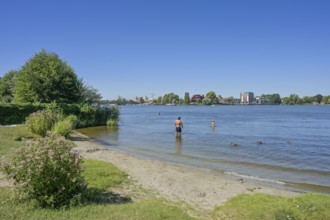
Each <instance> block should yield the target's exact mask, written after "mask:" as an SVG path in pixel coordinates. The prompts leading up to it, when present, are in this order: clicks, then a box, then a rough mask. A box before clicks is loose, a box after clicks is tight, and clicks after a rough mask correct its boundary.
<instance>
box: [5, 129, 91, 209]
mask: <svg viewBox="0 0 330 220" xmlns="http://www.w3.org/2000/svg"><path fill="white" fill-rule="evenodd" d="M73 147H74V143H73V142H71V141H68V140H66V139H65V138H64V137H61V136H59V135H58V134H56V133H50V134H49V136H48V137H45V138H39V139H37V140H36V141H35V142H29V143H28V144H26V145H25V146H24V147H22V148H20V149H18V150H17V151H16V152H15V155H14V157H13V158H12V160H10V161H6V162H4V160H2V162H1V167H2V168H3V169H4V171H5V173H6V174H7V175H8V176H9V177H10V178H12V179H13V180H14V185H15V190H16V192H17V196H18V198H19V199H20V200H33V201H36V203H37V204H38V205H39V206H40V207H50V208H59V207H63V206H71V205H75V204H79V203H80V202H81V201H82V199H83V196H82V195H83V193H84V192H85V190H86V183H85V180H84V177H83V176H82V171H83V169H82V162H83V160H82V157H81V156H80V155H79V153H78V152H77V151H74V150H73Z"/></svg>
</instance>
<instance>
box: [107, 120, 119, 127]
mask: <svg viewBox="0 0 330 220" xmlns="http://www.w3.org/2000/svg"><path fill="white" fill-rule="evenodd" d="M117 125H118V121H117V120H115V119H109V120H108V121H107V126H109V127H113V126H117Z"/></svg>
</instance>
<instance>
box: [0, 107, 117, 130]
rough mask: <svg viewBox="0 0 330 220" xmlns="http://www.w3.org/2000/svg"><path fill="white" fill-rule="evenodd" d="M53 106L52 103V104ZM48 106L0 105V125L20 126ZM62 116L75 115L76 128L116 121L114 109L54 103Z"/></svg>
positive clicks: (115, 109) (115, 110)
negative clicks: (109, 120)
mask: <svg viewBox="0 0 330 220" xmlns="http://www.w3.org/2000/svg"><path fill="white" fill-rule="evenodd" d="M53 104H54V103H53ZM48 105H49V104H11V103H0V125H10V124H22V123H24V122H25V118H26V117H27V116H29V115H30V114H32V113H34V112H36V111H39V110H43V109H45V108H46V107H47V106H48ZM56 105H57V106H58V107H59V108H60V109H62V112H63V114H64V115H76V116H77V117H78V120H79V122H78V125H77V127H90V126H98V125H106V122H107V120H108V119H114V120H118V118H119V110H118V108H116V107H112V108H105V107H95V106H90V105H87V104H83V105H82V104H66V103H56Z"/></svg>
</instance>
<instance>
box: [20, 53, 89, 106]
mask: <svg viewBox="0 0 330 220" xmlns="http://www.w3.org/2000/svg"><path fill="white" fill-rule="evenodd" d="M82 88H83V84H82V81H81V80H79V79H78V77H77V75H76V74H75V72H74V70H73V69H72V68H71V67H70V66H69V65H68V64H67V63H66V62H65V61H63V60H62V59H60V58H59V56H58V55H57V54H55V53H52V52H47V51H46V50H41V51H40V52H39V53H37V54H35V56H34V57H32V58H31V59H29V60H28V61H27V62H26V63H25V65H24V66H23V67H22V69H21V70H20V71H19V73H18V74H17V81H16V86H15V89H14V101H15V102H41V103H50V102H52V101H57V102H63V103H77V102H81V101H82Z"/></svg>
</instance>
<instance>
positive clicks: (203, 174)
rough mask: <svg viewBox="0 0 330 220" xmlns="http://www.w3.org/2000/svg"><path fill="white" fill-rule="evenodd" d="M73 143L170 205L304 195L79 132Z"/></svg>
mask: <svg viewBox="0 0 330 220" xmlns="http://www.w3.org/2000/svg"><path fill="white" fill-rule="evenodd" d="M72 139H73V141H74V142H75V143H76V145H77V147H76V149H77V150H78V151H80V153H81V154H82V156H83V157H85V158H92V159H96V160H102V161H106V162H110V163H112V164H113V165H115V166H116V167H118V168H119V169H121V170H123V171H125V172H126V173H127V174H128V175H129V177H130V178H131V179H133V180H134V181H136V182H137V183H138V184H139V185H140V186H141V187H142V188H144V189H150V190H154V191H156V192H157V193H159V195H160V196H162V197H164V198H166V199H168V200H170V201H175V202H184V203H186V204H189V205H191V206H193V207H195V208H197V209H201V210H212V209H213V208H214V207H215V206H218V205H223V204H224V203H225V202H226V201H228V200H229V199H230V198H232V197H235V196H237V195H239V194H255V193H266V194H271V195H276V196H289V197H291V196H297V195H300V194H301V193H300V192H295V191H293V189H292V190H290V189H286V188H284V187H283V189H282V188H280V187H275V186H269V185H267V184H261V183H258V182H255V181H251V180H249V179H243V178H241V177H235V176H228V175H226V174H225V173H220V172H212V170H206V169H199V168H193V167H188V166H185V165H181V164H174V163H170V162H164V161H159V160H156V159H149V158H142V157H139V156H135V155H132V154H130V153H126V152H121V151H116V150H109V149H105V147H104V146H103V145H101V144H99V143H95V142H93V141H92V140H91V139H90V138H89V137H87V136H85V135H83V134H81V133H79V132H77V131H75V132H74V133H73V134H72Z"/></svg>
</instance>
